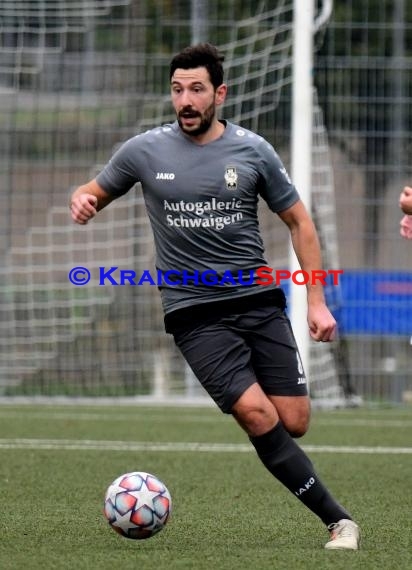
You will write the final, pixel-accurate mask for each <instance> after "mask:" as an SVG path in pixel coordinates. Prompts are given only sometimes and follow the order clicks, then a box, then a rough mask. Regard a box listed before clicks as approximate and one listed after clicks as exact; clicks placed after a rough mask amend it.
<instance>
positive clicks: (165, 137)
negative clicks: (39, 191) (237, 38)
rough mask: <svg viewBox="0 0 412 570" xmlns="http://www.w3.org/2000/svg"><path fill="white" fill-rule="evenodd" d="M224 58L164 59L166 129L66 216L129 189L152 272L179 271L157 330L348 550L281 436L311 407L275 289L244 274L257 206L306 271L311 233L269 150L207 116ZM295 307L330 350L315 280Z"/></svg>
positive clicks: (327, 320)
mask: <svg viewBox="0 0 412 570" xmlns="http://www.w3.org/2000/svg"><path fill="white" fill-rule="evenodd" d="M223 60H224V57H223V56H222V55H221V54H220V53H219V52H218V51H217V49H216V48H215V47H214V46H211V45H210V44H199V45H196V46H190V47H188V48H186V49H184V50H183V51H182V52H181V53H179V54H177V55H176V56H175V57H174V58H173V59H172V61H171V64H170V88H171V99H172V104H173V107H174V110H175V112H176V116H177V120H176V121H175V122H174V123H173V124H170V125H164V126H161V127H158V128H154V129H153V130H150V131H148V132H146V133H143V134H139V135H137V136H135V137H133V138H131V139H129V140H128V141H126V142H125V143H124V144H123V145H122V146H121V147H120V149H119V150H118V151H117V152H116V153H115V154H114V155H113V157H112V158H111V160H110V161H109V162H108V163H107V164H106V166H105V167H104V168H103V170H102V171H101V172H100V173H99V174H98V175H97V177H96V178H94V179H93V180H91V181H89V182H87V183H86V184H84V185H82V186H80V187H79V188H77V189H76V190H75V191H74V193H73V194H72V197H71V203H70V208H71V214H72V218H73V220H74V221H75V222H77V223H79V224H86V223H87V222H88V221H89V220H91V219H92V218H93V217H94V216H95V215H96V213H97V212H98V211H100V210H101V209H102V208H104V207H105V206H107V205H108V204H109V203H110V202H111V201H112V200H114V199H116V198H118V197H119V196H121V195H123V194H125V193H126V192H127V191H128V190H130V189H131V188H132V187H133V186H134V184H135V183H137V182H140V183H141V186H142V190H143V195H144V199H145V204H146V209H147V213H148V216H149V219H150V222H151V226H152V230H153V235H154V242H155V246H156V267H157V270H160V271H161V272H162V273H163V272H166V271H167V270H175V271H177V272H178V275H177V277H176V282H175V283H174V282H173V283H172V284H170V282H169V284H168V283H164V284H162V285H161V286H160V287H159V289H160V293H161V298H162V304H163V308H164V314H165V328H166V331H167V332H168V333H170V334H172V335H173V336H174V340H175V342H176V345H177V346H178V347H179V349H180V351H181V352H182V354H183V356H184V358H185V359H186V361H187V362H188V364H189V365H190V367H191V368H192V370H193V371H194V373H195V374H196V376H197V378H198V379H199V381H200V382H201V383H202V385H203V386H204V388H205V389H206V390H207V392H208V393H209V394H210V396H211V397H212V398H213V400H214V401H215V402H216V404H217V405H218V406H219V408H220V409H221V410H222V411H223V412H224V413H228V414H231V415H232V416H233V417H234V419H235V420H236V421H237V422H238V424H239V425H240V426H241V428H243V430H244V431H245V432H246V434H247V435H248V436H249V439H250V441H251V443H252V444H253V446H254V447H255V449H256V452H257V455H258V456H259V458H260V460H261V461H262V463H263V464H264V466H265V467H266V468H267V469H268V470H269V471H270V473H271V474H272V475H273V476H274V477H276V478H277V479H278V480H279V481H280V482H281V483H282V484H283V485H285V486H286V487H287V489H289V491H291V492H292V493H293V495H294V496H295V497H297V499H298V500H300V501H301V502H302V503H303V504H304V505H305V506H306V507H308V508H309V509H310V510H311V511H313V513H315V514H316V515H317V516H318V517H320V519H321V520H322V521H323V523H324V524H325V525H326V527H327V528H328V529H329V532H330V538H329V541H328V542H327V544H326V545H325V548H327V549H350V550H357V549H358V547H359V536H360V533H359V528H358V526H357V524H356V523H355V522H354V521H353V520H352V517H351V515H350V514H349V513H348V512H347V511H346V510H345V509H344V508H343V507H342V506H341V505H340V504H339V503H338V502H337V501H336V500H335V499H334V498H333V497H332V495H331V494H330V493H329V491H328V490H327V488H326V487H325V485H324V484H323V483H322V481H321V480H320V479H319V477H318V475H317V474H316V472H315V470H314V467H313V465H312V463H311V461H310V460H309V458H308V457H307V456H306V454H305V453H304V452H303V450H302V449H301V448H300V447H299V446H298V445H297V444H296V442H295V440H294V438H297V437H300V436H302V435H304V434H305V432H306V431H307V429H308V425H309V418H310V400H309V396H308V391H307V386H306V379H305V374H304V371H303V369H302V365H301V361H300V357H299V353H298V349H297V346H296V342H295V339H294V336H293V333H292V331H291V328H290V324H289V321H288V319H287V317H286V315H285V312H284V311H285V305H286V303H285V296H284V293H283V291H282V290H281V289H280V288H276V287H275V285H269V286H267V287H262V286H261V285H259V283H257V282H256V279H255V277H256V275H255V270H257V269H258V268H259V267H262V266H266V265H267V262H266V260H265V257H264V250H263V243H262V239H261V236H260V233H259V226H258V216H257V204H258V200H259V197H262V198H263V199H264V200H265V201H266V202H267V204H268V206H269V208H270V209H271V210H272V211H273V212H274V213H276V214H277V215H278V216H279V217H280V219H281V220H282V221H283V222H284V223H285V224H286V226H287V227H288V228H289V231H290V235H291V239H292V243H293V246H294V250H295V252H296V254H297V257H298V259H299V263H300V266H301V268H302V270H305V271H307V272H308V273H309V275H311V274H312V271H313V270H317V269H320V268H321V253H320V247H319V241H318V237H317V233H316V230H315V227H314V224H313V222H312V219H311V218H310V216H309V214H308V212H307V211H306V209H305V207H304V205H303V203H302V201H301V200H300V198H299V194H298V192H297V190H296V188H295V187H294V186H293V184H292V183H291V181H290V179H289V177H288V174H287V172H286V170H285V168H284V166H283V164H282V162H281V161H280V159H279V157H278V155H277V154H276V152H275V151H274V149H273V147H272V146H271V145H270V144H269V143H268V142H267V141H266V140H264V139H263V138H262V137H260V136H259V135H257V134H255V133H253V132H250V131H248V130H246V129H244V128H242V127H240V126H237V125H234V124H232V123H230V122H228V121H225V120H220V119H218V116H217V108H218V107H219V106H221V105H222V104H223V103H224V101H225V97H226V93H227V86H226V84H225V83H224V82H223V65H222V64H223ZM207 270H213V271H214V272H216V273H217V274H218V275H223V274H224V273H225V272H227V271H229V272H230V274H231V275H240V274H242V272H243V274H242V275H243V277H244V276H245V275H248V276H250V275H251V274H252V276H254V279H253V280H252V282H249V281H248V284H247V286H245V283H244V281H243V282H242V279H241V276H239V280H238V281H237V280H236V279H235V280H234V281H233V282H225V283H223V284H222V283H220V284H219V283H218V284H214V285H210V284H209V285H208V284H205V283H203V281H202V280H199V279H198V276H199V275H200V274H202V273H203V272H204V271H207ZM179 272H180V273H179ZM183 274H184V275H185V278H184V279H183V280H182V279H181V278H179V275H183ZM307 300H308V314H307V322H308V327H309V331H310V335H311V337H312V338H313V339H314V340H315V341H322V342H330V341H333V339H334V337H335V334H336V322H335V320H334V318H333V316H332V315H331V313H330V312H329V310H328V308H327V306H326V304H325V299H324V292H323V287H322V285H321V283H320V282H316V283H315V284H312V283H308V285H307Z"/></svg>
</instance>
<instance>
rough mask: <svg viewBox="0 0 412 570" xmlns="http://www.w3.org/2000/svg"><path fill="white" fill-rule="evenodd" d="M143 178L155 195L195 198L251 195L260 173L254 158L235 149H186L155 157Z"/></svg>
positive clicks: (251, 196)
mask: <svg viewBox="0 0 412 570" xmlns="http://www.w3.org/2000/svg"><path fill="white" fill-rule="evenodd" d="M148 166H149V168H147V170H146V175H145V178H144V179H143V180H142V185H143V188H144V191H145V192H147V193H150V195H151V196H152V198H153V199H154V198H158V199H160V200H163V199H180V200H193V199H200V198H203V199H204V198H208V197H212V196H214V197H217V196H218V197H220V198H222V199H232V198H236V199H242V200H246V199H248V198H249V199H251V198H255V197H256V194H257V185H258V181H259V173H258V170H257V169H256V166H255V165H254V164H253V163H252V161H248V160H246V159H244V158H242V157H241V156H237V155H236V154H235V153H228V154H224V155H222V156H219V155H218V156H214V157H213V159H212V158H211V157H210V156H208V155H207V154H206V153H205V154H204V155H202V153H186V154H182V155H180V156H175V157H173V158H171V157H168V156H158V157H156V159H155V160H151V162H150V164H149V165H148Z"/></svg>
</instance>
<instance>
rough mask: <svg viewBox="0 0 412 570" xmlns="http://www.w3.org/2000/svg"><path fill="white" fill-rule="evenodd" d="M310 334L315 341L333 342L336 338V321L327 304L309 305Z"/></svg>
mask: <svg viewBox="0 0 412 570" xmlns="http://www.w3.org/2000/svg"><path fill="white" fill-rule="evenodd" d="M308 324H309V333H310V336H311V337H312V338H313V340H316V341H318V342H331V341H332V340H334V339H335V337H336V321H335V319H334V317H333V315H332V313H331V312H330V311H329V309H328V308H327V306H326V305H325V303H317V304H316V305H315V304H309V307H308Z"/></svg>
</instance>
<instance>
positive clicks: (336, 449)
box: [0, 439, 412, 455]
mask: <svg viewBox="0 0 412 570" xmlns="http://www.w3.org/2000/svg"><path fill="white" fill-rule="evenodd" d="M302 448H303V449H304V450H305V451H307V452H310V453H354V454H372V455H385V454H412V447H380V446H379V447H368V446H347V445H342V446H337V445H304V446H302ZM0 449H52V450H59V449H61V450H77V451H81V450H99V451H185V452H186V451H198V452H213V453H246V452H250V451H252V450H253V448H252V447H251V445H248V444H243V443H196V442H164V443H159V442H141V441H99V440H90V439H86V440H82V439H79V440H77V439H0Z"/></svg>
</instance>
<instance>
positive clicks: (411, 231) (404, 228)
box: [400, 216, 412, 239]
mask: <svg viewBox="0 0 412 570" xmlns="http://www.w3.org/2000/svg"><path fill="white" fill-rule="evenodd" d="M400 232H401V236H402V237H403V238H405V239H412V216H404V217H403V218H402V219H401V230H400Z"/></svg>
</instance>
